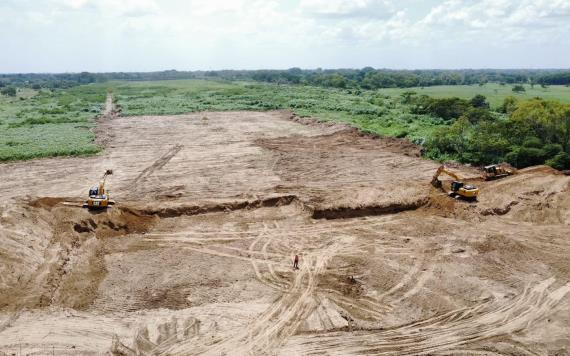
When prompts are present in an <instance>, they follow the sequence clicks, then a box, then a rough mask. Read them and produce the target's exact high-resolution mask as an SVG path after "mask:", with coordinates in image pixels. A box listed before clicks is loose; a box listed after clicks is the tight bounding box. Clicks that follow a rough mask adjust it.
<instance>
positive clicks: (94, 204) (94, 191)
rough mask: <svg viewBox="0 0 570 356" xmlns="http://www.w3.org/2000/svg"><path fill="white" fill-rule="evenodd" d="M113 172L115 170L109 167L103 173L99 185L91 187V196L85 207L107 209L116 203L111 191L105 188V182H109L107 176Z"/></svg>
mask: <svg viewBox="0 0 570 356" xmlns="http://www.w3.org/2000/svg"><path fill="white" fill-rule="evenodd" d="M111 174H113V171H112V170H110V169H108V170H106V171H105V174H103V177H102V178H101V181H100V182H99V186H95V187H92V188H91V189H89V198H88V199H87V201H86V202H85V204H83V207H84V208H87V209H89V210H98V209H107V208H108V207H109V205H113V204H115V202H114V201H112V200H111V198H110V196H109V191H108V190H107V189H105V183H106V182H107V177H108V176H110V175H111Z"/></svg>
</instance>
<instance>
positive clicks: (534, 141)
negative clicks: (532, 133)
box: [523, 137, 542, 148]
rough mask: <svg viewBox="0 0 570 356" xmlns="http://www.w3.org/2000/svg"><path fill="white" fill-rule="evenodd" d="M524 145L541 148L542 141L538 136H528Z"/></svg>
mask: <svg viewBox="0 0 570 356" xmlns="http://www.w3.org/2000/svg"><path fill="white" fill-rule="evenodd" d="M523 146H524V147H528V148H541V147H542V141H541V140H540V139H539V138H538V137H528V138H527V139H526V140H524V142H523Z"/></svg>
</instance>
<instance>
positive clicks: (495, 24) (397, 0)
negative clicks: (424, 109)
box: [0, 0, 570, 73]
mask: <svg viewBox="0 0 570 356" xmlns="http://www.w3.org/2000/svg"><path fill="white" fill-rule="evenodd" d="M0 43H1V44H2V45H1V46H0V51H1V52H0V73H17V72H20V73H21V72H80V71H90V72H116V71H155V70H168V69H176V70H213V69H286V68H291V67H300V68H362V67H365V66H371V67H374V68H393V69H425V68H438V69H457V68H570V0H416V1H412V0H282V1H280V0H248V1H246V0H0Z"/></svg>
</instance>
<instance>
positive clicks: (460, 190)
mask: <svg viewBox="0 0 570 356" xmlns="http://www.w3.org/2000/svg"><path fill="white" fill-rule="evenodd" d="M443 173H445V174H447V175H448V176H450V177H451V178H453V182H451V190H450V191H449V192H448V193H447V194H448V195H449V196H450V197H453V198H462V199H465V200H477V196H478V195H479V188H477V187H474V186H472V185H467V184H465V183H464V182H462V181H461V179H460V178H459V176H458V175H457V174H455V173H453V172H451V171H450V170H449V169H447V167H445V166H444V165H441V166H440V167H439V168H438V169H437V171H436V172H435V174H434V176H433V178H432V180H431V185H433V186H434V187H436V188H443V183H442V182H441V181H440V180H439V176H440V175H442V174H443Z"/></svg>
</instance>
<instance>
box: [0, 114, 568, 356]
mask: <svg viewBox="0 0 570 356" xmlns="http://www.w3.org/2000/svg"><path fill="white" fill-rule="evenodd" d="M98 139H99V140H100V142H102V143H103V144H105V145H106V150H105V152H104V153H103V154H101V155H98V156H95V157H89V158H57V159H45V160H37V161H30V162H19V163H9V164H2V165H0V197H1V198H2V199H1V202H0V262H1V263H0V354H2V352H3V353H4V354H7V355H12V354H14V355H20V354H30V355H42V354H44V355H46V354H47V355H52V354H56V355H90V354H93V355H99V354H110V355H194V354H209V355H243V354H256V355H257V354H259V355H265V354H274V355H279V354H284V355H285V354H286V355H310V354H315V355H347V354H352V355H362V354H386V355H416V354H437V355H503V354H504V355H527V354H528V355H545V354H551V355H567V354H569V352H570V341H569V340H570V283H569V281H570V267H569V266H570V264H569V263H568V256H569V254H570V239H569V232H570V193H569V188H570V177H566V176H564V175H560V174H556V172H555V171H553V170H551V169H549V168H546V167H534V168H530V169H526V170H522V171H519V173H518V174H517V175H515V176H512V177H509V178H506V179H503V180H497V181H493V182H481V181H477V179H475V177H477V175H478V173H477V172H476V171H475V170H473V169H469V168H465V167H460V168H459V169H458V170H459V171H460V172H461V173H462V174H463V175H464V176H466V177H468V178H469V177H471V178H474V182H475V183H476V184H477V185H478V186H480V188H481V195H480V198H479V201H478V202H477V203H467V202H463V201H455V200H453V199H451V198H449V197H447V196H446V195H445V193H443V192H441V191H438V190H435V189H434V188H432V187H431V186H430V184H429V182H430V179H431V176H432V174H433V173H434V171H435V170H436V168H437V166H438V164H436V163H434V162H431V161H427V160H423V159H421V158H419V157H418V152H419V151H418V148H417V147H415V146H413V145H411V144H407V143H405V142H403V141H398V140H388V139H374V138H371V137H365V136H362V135H359V134H357V133H356V132H354V131H353V130H349V129H346V128H345V127H342V126H334V125H332V126H325V125H320V124H314V123H311V122H310V121H304V120H300V119H291V118H290V114H288V113H286V112H224V113H213V112H212V113H210V112H208V113H199V114H191V115H180V116H164V117H128V118H122V117H118V116H117V115H115V114H114V113H113V112H112V111H108V112H107V114H106V115H105V116H104V117H103V118H102V119H101V120H100V122H99V125H98ZM106 169H113V170H114V175H113V176H111V177H110V179H109V180H108V188H109V189H110V190H111V194H112V197H113V198H114V199H115V200H117V202H118V203H117V205H115V206H114V207H113V208H112V209H110V210H108V211H106V212H100V213H95V212H88V211H86V210H83V209H82V208H80V207H77V206H75V205H78V204H79V203H81V201H82V199H84V198H85V196H86V193H87V190H88V188H89V186H91V185H93V184H96V183H97V181H98V179H99V177H100V176H101V174H102V173H103V172H104V171H105V170H106ZM295 254H299V256H300V269H299V270H293V269H292V259H293V256H294V255H295Z"/></svg>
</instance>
